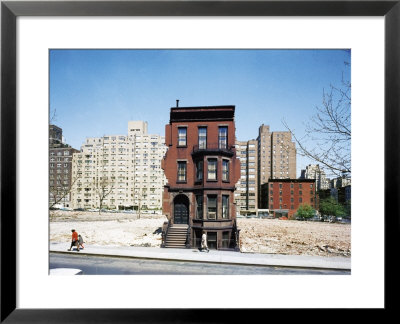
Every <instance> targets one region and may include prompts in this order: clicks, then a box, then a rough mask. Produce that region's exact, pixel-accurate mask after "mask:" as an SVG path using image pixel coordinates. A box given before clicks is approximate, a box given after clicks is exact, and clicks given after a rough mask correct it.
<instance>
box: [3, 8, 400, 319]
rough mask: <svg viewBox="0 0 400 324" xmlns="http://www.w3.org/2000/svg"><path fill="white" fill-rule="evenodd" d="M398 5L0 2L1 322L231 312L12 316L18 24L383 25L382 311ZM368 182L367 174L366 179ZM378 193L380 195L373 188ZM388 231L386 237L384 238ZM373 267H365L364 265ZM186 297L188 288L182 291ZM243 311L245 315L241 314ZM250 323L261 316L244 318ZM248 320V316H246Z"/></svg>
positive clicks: (225, 313) (392, 209)
mask: <svg viewBox="0 0 400 324" xmlns="http://www.w3.org/2000/svg"><path fill="white" fill-rule="evenodd" d="M399 2H400V0H395V1H374V0H372V1H356V0H349V1H333V0H331V1H329V0H328V1H323V0H322V1H321V0H314V1H295V0H292V1H285V0H282V1H276V0H275V1H273V0H272V1H271V0H259V1H182V0H181V1H169V0H164V1H129V0H128V1H116V2H113V1H2V2H1V201H0V202H1V242H0V243H1V295H0V297H1V313H0V315H1V318H0V320H1V322H2V323H3V322H4V323H64V322H65V323H113V322H115V323H128V322H129V323H130V322H133V323H144V322H146V323H147V322H174V323H194V322H196V323H203V322H213V323H216V322H226V321H228V319H235V318H236V319H237V318H239V316H240V314H242V311H243V310H239V309H234V310H231V309H217V310H215V309H213V310H203V309H197V310H196V309H195V305H194V308H193V309H179V311H178V310H176V309H17V308H16V300H17V294H16V270H17V268H16V237H17V233H16V210H17V200H16V192H17V185H16V179H17V175H16V163H17V156H16V151H17V150H16V129H17V124H16V114H17V111H16V81H17V80H16V37H17V31H16V19H17V17H19V16H382V17H384V19H385V111H384V115H385V116H384V120H385V131H384V132H385V134H384V137H385V157H384V158H385V179H384V183H385V184H384V187H385V188H384V190H385V203H384V204H385V205H384V206H371V208H376V209H375V211H378V212H382V210H383V207H384V211H385V310H389V309H391V308H392V305H393V301H394V300H395V299H393V300H391V299H390V297H388V296H390V295H391V294H390V289H393V288H394V287H395V286H396V285H395V284H394V283H395V282H398V279H397V277H398V276H395V275H394V270H393V268H392V267H389V266H388V263H389V262H390V260H391V259H392V256H393V255H389V254H388V249H389V248H390V247H392V246H394V244H396V242H395V241H394V239H395V238H396V236H397V237H398V230H399V201H400V195H399V189H398V184H399V171H398V169H399V154H400V148H399V136H398V135H399V134H398V129H399V120H400V119H399V103H400V79H399V73H400V65H399V61H400V4H399ZM371 177H372V178H373V173H372V172H371ZM375 189H378V190H382V189H383V188H375ZM392 231H394V233H392ZM372 261H373V260H371V262H372ZM188 289H189V287H188ZM327 307H329V305H327ZM247 310H248V309H247ZM251 311H252V315H251V316H252V318H256V317H257V316H259V315H261V314H258V312H261V311H262V310H259V309H258V310H255V309H253V310H251ZM247 315H248V314H247Z"/></svg>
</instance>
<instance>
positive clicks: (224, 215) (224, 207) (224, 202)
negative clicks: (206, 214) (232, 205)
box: [222, 195, 229, 218]
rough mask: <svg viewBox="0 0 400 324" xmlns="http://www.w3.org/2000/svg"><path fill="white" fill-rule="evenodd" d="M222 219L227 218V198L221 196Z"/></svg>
mask: <svg viewBox="0 0 400 324" xmlns="http://www.w3.org/2000/svg"><path fill="white" fill-rule="evenodd" d="M222 218H229V196H225V195H223V196H222Z"/></svg>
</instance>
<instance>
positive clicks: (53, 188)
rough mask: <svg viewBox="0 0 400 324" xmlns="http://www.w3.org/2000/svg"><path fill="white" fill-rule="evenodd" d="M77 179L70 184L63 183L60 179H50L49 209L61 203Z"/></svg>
mask: <svg viewBox="0 0 400 324" xmlns="http://www.w3.org/2000/svg"><path fill="white" fill-rule="evenodd" d="M77 180H78V178H75V179H73V180H72V182H71V184H69V180H68V183H65V182H64V181H63V180H62V179H61V178H60V179H51V180H50V186H49V192H50V198H51V199H50V201H49V203H50V204H49V205H50V206H49V208H52V207H54V206H55V205H57V204H59V203H60V202H61V201H63V200H64V199H65V198H66V197H67V196H68V195H69V194H70V192H71V190H72V187H73V186H74V184H75V182H76V181H77Z"/></svg>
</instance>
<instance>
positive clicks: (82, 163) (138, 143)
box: [72, 121, 167, 210]
mask: <svg viewBox="0 0 400 324" xmlns="http://www.w3.org/2000/svg"><path fill="white" fill-rule="evenodd" d="M164 143H165V139H164V137H163V136H159V135H149V134H147V122H143V121H130V122H128V135H109V136H103V137H100V138H87V139H86V142H85V143H84V144H83V145H82V147H81V152H79V153H76V154H74V156H73V163H72V164H73V167H72V169H73V170H72V173H73V177H74V178H75V179H76V181H75V182H74V186H73V190H72V202H73V207H74V208H85V209H88V208H100V207H101V208H105V209H133V210H142V209H160V208H161V207H162V192H163V188H164V184H165V176H164V172H163V170H162V169H161V160H162V158H163V157H164V155H165V152H166V150H167V148H166V146H165V144H164Z"/></svg>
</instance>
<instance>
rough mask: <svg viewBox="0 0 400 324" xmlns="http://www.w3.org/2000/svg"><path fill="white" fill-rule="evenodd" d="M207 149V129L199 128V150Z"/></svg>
mask: <svg viewBox="0 0 400 324" xmlns="http://www.w3.org/2000/svg"><path fill="white" fill-rule="evenodd" d="M206 148H207V127H199V150H205V149H206Z"/></svg>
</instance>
